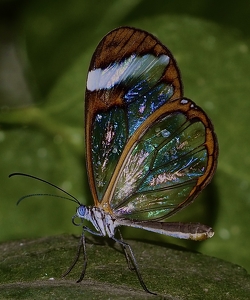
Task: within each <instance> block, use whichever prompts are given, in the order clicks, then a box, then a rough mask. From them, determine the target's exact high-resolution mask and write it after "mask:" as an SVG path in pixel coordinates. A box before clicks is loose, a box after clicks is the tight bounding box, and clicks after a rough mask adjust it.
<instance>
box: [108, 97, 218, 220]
mask: <svg viewBox="0 0 250 300" xmlns="http://www.w3.org/2000/svg"><path fill="white" fill-rule="evenodd" d="M217 152H218V149H217V140H216V136H215V134H214V132H213V127H212V124H211V122H210V121H209V119H208V117H207V116H206V114H205V113H204V112H203V111H202V110H201V109H200V108H199V107H197V106H196V105H195V104H194V103H193V102H192V101H191V100H188V99H181V100H175V101H172V102H170V103H167V104H165V105H163V106H162V107H161V108H159V109H158V110H157V111H155V112H154V113H153V114H152V115H151V116H150V118H148V119H147V120H146V121H145V122H144V123H143V124H142V125H141V127H140V129H139V130H138V131H137V132H135V134H134V136H133V139H131V140H130V141H129V142H128V144H127V145H126V147H125V149H124V152H123V155H122V156H121V159H120V161H119V164H118V165H117V168H116V171H115V173H114V177H113V180H112V181H111V186H110V190H109V191H110V193H109V194H107V195H106V198H105V199H106V201H107V202H108V203H109V205H110V207H111V211H112V212H113V214H115V215H116V216H119V217H122V218H131V219H137V220H155V219H157V220H159V219H162V218H165V217H167V216H170V215H172V214H174V213H176V212H177V211H179V210H180V209H181V208H183V207H185V206H186V205H188V204H189V203H190V202H191V201H192V200H193V199H194V198H195V197H196V196H197V195H198V193H199V192H200V191H201V190H202V189H203V188H204V187H205V186H206V185H207V184H208V183H209V182H210V180H211V178H212V176H213V174H214V171H215V168H216V162H217Z"/></svg>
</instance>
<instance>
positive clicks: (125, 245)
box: [112, 237, 157, 295]
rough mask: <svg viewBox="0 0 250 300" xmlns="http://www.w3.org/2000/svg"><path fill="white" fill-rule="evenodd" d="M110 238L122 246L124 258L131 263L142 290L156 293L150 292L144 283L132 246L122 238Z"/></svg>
mask: <svg viewBox="0 0 250 300" xmlns="http://www.w3.org/2000/svg"><path fill="white" fill-rule="evenodd" d="M112 239H113V240H114V241H115V242H117V243H119V244H120V245H121V246H122V247H123V249H124V252H125V253H126V254H125V256H126V259H127V260H129V261H130V263H128V265H130V266H131V265H133V267H132V269H133V270H135V272H136V275H137V277H138V279H139V282H140V284H141V286H142V287H143V289H144V291H146V292H148V293H149V294H153V295H157V294H156V293H153V292H151V291H150V290H149V289H148V288H147V286H146V284H145V283H144V281H143V279H142V276H141V273H140V271H139V267H138V264H137V262H136V259H135V256H134V253H133V251H132V248H131V247H130V245H129V244H128V243H126V242H124V241H123V239H121V240H119V239H117V238H115V237H112ZM125 249H126V250H125Z"/></svg>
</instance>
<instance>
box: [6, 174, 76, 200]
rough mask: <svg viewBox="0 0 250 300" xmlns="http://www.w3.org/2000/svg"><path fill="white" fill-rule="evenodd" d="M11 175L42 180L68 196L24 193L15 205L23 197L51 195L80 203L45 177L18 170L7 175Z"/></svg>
mask: <svg viewBox="0 0 250 300" xmlns="http://www.w3.org/2000/svg"><path fill="white" fill-rule="evenodd" d="M13 176H26V177H29V178H32V179H36V180H38V181H41V182H44V183H46V184H48V185H51V186H53V187H54V188H56V189H58V190H59V191H61V192H63V193H65V194H66V195H68V196H69V197H70V198H67V197H63V196H58V195H53V194H30V195H26V196H23V197H22V198H20V199H19V200H18V201H17V205H18V204H19V203H20V202H21V201H22V200H23V199H25V198H29V197H32V196H53V197H58V198H62V199H67V200H70V201H73V202H75V203H77V204H79V205H81V203H80V202H79V201H78V200H77V199H76V198H75V197H74V196H73V195H71V194H70V193H68V192H66V191H65V190H63V189H62V188H60V187H59V186H57V185H55V184H53V183H51V182H49V181H47V180H45V179H42V178H39V177H36V176H33V175H29V174H26V173H20V172H16V173H11V174H10V175H9V178H10V177H13Z"/></svg>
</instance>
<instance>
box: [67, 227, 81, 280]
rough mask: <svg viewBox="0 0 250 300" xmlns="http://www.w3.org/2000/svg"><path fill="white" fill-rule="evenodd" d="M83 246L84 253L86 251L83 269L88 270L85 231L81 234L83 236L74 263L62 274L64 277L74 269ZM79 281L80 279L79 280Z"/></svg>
mask: <svg viewBox="0 0 250 300" xmlns="http://www.w3.org/2000/svg"><path fill="white" fill-rule="evenodd" d="M82 248H83V253H84V264H83V269H84V272H85V270H86V266H87V256H86V249H85V248H86V247H85V236H84V233H82V235H81V238H80V241H79V245H78V249H77V253H76V256H75V258H74V261H73V263H72V264H71V266H70V267H69V268H68V270H67V271H66V272H65V273H64V274H63V275H62V277H65V276H67V275H68V274H69V273H70V272H71V271H72V269H73V268H74V266H75V265H76V263H77V261H78V259H79V257H80V254H81V249H82ZM77 282H78V281H77Z"/></svg>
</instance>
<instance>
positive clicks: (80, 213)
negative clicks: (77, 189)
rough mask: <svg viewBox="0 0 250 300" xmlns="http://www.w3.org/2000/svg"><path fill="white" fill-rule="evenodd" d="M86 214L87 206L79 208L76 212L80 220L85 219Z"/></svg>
mask: <svg viewBox="0 0 250 300" xmlns="http://www.w3.org/2000/svg"><path fill="white" fill-rule="evenodd" d="M85 213H86V206H85V205H81V206H79V207H78V208H77V210H76V214H77V216H78V217H79V218H84V216H85Z"/></svg>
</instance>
